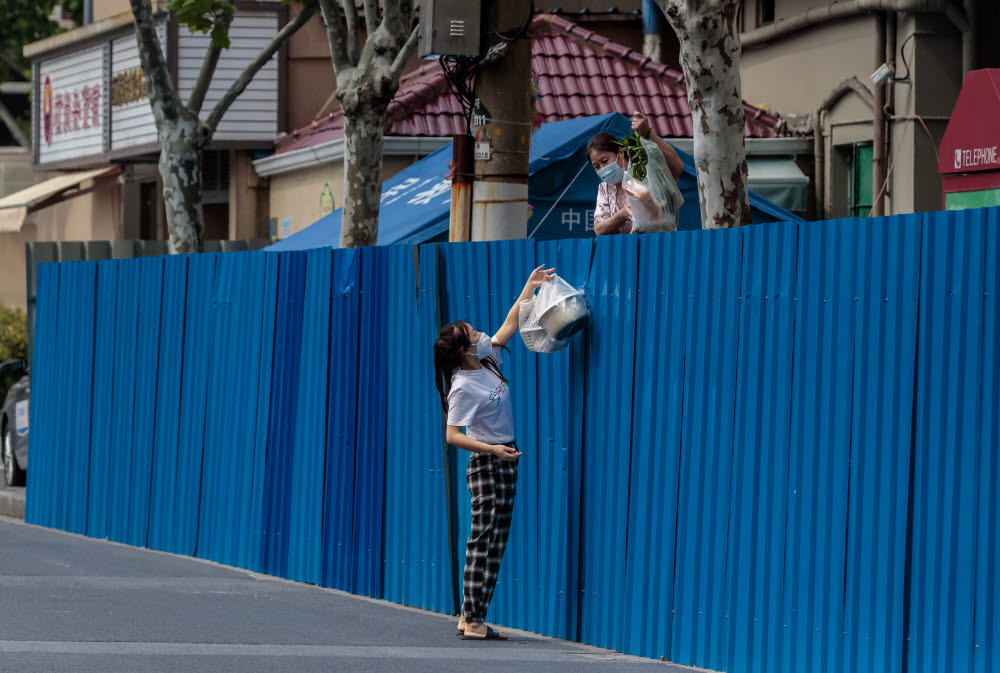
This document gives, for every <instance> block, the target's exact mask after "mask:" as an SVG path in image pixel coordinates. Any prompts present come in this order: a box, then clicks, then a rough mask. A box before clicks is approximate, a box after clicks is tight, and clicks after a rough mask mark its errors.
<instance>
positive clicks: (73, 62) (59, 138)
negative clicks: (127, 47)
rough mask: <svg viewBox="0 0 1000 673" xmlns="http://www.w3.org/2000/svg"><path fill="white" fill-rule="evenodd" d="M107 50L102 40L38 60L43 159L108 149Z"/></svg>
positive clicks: (39, 133)
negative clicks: (83, 47)
mask: <svg viewBox="0 0 1000 673" xmlns="http://www.w3.org/2000/svg"><path fill="white" fill-rule="evenodd" d="M106 52H107V50H106V48H105V47H104V46H103V45H97V46H94V47H91V48H89V49H84V50H81V51H78V52H76V53H73V54H70V55H67V56H62V57H59V58H54V59H51V60H48V61H43V62H42V63H40V64H39V65H38V74H37V77H38V86H39V89H40V93H41V96H40V98H41V100H40V101H38V102H37V103H36V104H37V105H38V106H39V107H38V118H37V119H38V124H36V131H35V135H36V138H35V142H36V146H37V147H38V160H39V163H46V164H47V163H56V162H60V161H69V160H75V159H78V158H79V157H83V156H88V155H94V154H101V153H103V152H104V150H105V147H104V140H105V135H106V128H105V126H106V125H105V110H104V106H105V96H104V86H105V83H104V75H105V73H106V71H107V53H106Z"/></svg>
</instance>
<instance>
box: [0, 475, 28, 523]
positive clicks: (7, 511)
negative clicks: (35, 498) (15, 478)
mask: <svg viewBox="0 0 1000 673" xmlns="http://www.w3.org/2000/svg"><path fill="white" fill-rule="evenodd" d="M0 516H12V517H14V518H15V519H23V518H24V486H7V484H5V483H4V480H3V477H0Z"/></svg>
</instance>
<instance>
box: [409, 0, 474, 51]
mask: <svg viewBox="0 0 1000 673" xmlns="http://www.w3.org/2000/svg"><path fill="white" fill-rule="evenodd" d="M481 5H482V2H481V0H421V2H420V42H419V44H418V53H419V55H420V58H437V57H439V56H479V23H480V14H481Z"/></svg>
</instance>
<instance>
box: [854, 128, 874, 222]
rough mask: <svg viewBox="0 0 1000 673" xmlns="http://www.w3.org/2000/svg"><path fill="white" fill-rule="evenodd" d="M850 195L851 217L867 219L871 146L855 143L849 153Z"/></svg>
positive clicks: (869, 199)
mask: <svg viewBox="0 0 1000 673" xmlns="http://www.w3.org/2000/svg"><path fill="white" fill-rule="evenodd" d="M850 172H851V175H850V193H849V196H848V199H849V205H850V214H851V216H852V217H868V216H869V215H870V214H871V212H872V197H873V196H874V195H873V194H872V144H871V143H855V144H854V146H853V148H852V152H851V164H850Z"/></svg>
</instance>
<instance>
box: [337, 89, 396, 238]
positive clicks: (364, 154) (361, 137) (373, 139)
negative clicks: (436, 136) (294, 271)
mask: <svg viewBox="0 0 1000 673" xmlns="http://www.w3.org/2000/svg"><path fill="white" fill-rule="evenodd" d="M384 120H385V105H377V104H371V103H369V104H366V105H360V106H358V108H357V109H356V110H352V112H351V114H347V113H345V114H344V212H343V218H342V224H341V228H340V247H342V248H356V247H359V246H363V245H375V244H376V241H377V239H378V211H379V204H380V202H381V199H382V180H381V176H382V136H383V131H384V129H383V124H384ZM345 224H346V225H347V226H344V225H345Z"/></svg>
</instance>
